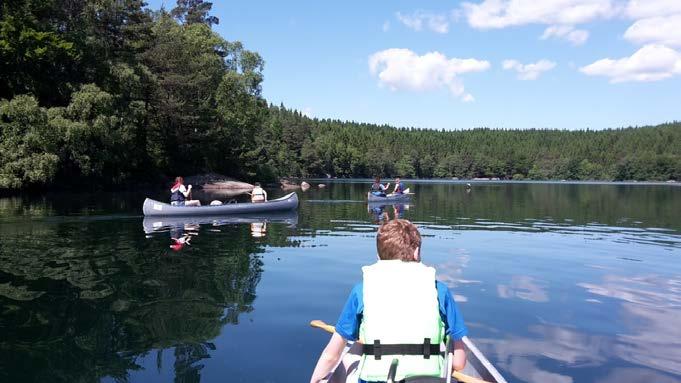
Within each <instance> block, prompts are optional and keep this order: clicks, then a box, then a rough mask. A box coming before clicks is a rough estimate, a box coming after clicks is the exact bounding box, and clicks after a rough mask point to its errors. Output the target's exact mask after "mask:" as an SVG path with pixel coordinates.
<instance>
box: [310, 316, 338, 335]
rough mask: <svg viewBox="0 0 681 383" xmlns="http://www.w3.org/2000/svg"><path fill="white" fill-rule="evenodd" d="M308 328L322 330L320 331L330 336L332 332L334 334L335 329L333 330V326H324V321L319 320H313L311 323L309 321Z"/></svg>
mask: <svg viewBox="0 0 681 383" xmlns="http://www.w3.org/2000/svg"><path fill="white" fill-rule="evenodd" d="M310 326H312V327H317V328H320V329H322V330H324V331H326V332H328V333H331V334H333V333H334V332H336V328H335V327H333V326H331V325H328V324H326V323H325V322H324V321H322V320H319V319H315V320H313V321H310Z"/></svg>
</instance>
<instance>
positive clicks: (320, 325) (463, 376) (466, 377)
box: [310, 319, 490, 383]
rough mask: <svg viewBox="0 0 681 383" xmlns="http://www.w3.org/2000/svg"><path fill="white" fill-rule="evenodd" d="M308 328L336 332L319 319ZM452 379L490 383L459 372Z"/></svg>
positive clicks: (468, 382)
mask: <svg viewBox="0 0 681 383" xmlns="http://www.w3.org/2000/svg"><path fill="white" fill-rule="evenodd" d="M310 326H312V327H317V328H320V329H322V330H324V331H326V332H328V333H331V334H333V333H335V332H336V328H335V327H333V326H331V325H330V324H327V323H325V322H324V321H322V320H319V319H315V320H313V321H310ZM452 377H454V379H456V380H458V381H459V382H463V383H490V382H488V381H486V380H480V379H478V378H474V377H472V376H470V375H466V374H464V373H461V372H459V371H454V372H452Z"/></svg>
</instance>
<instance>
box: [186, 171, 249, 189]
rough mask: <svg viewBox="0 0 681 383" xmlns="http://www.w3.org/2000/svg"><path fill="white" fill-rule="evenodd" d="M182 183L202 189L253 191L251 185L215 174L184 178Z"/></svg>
mask: <svg viewBox="0 0 681 383" xmlns="http://www.w3.org/2000/svg"><path fill="white" fill-rule="evenodd" d="M184 183H185V184H186V185H190V184H191V185H194V186H201V187H203V188H204V189H209V190H213V189H232V190H233V189H239V190H244V189H247V190H253V185H251V184H249V183H247V182H241V181H237V180H235V179H232V178H229V177H226V176H223V175H222V174H217V173H206V174H199V175H194V176H189V177H185V179H184Z"/></svg>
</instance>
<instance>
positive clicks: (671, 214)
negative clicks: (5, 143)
mask: <svg viewBox="0 0 681 383" xmlns="http://www.w3.org/2000/svg"><path fill="white" fill-rule="evenodd" d="M408 184H409V186H411V189H412V191H415V192H416V193H417V194H416V197H415V198H414V200H413V201H412V203H410V204H409V205H395V206H387V207H385V208H380V207H376V206H369V207H368V206H367V204H366V203H365V202H363V201H364V199H365V195H364V193H365V192H364V191H365V188H366V185H361V184H350V183H338V184H330V185H329V186H328V187H327V188H326V189H321V190H317V189H313V190H310V191H308V192H306V193H300V192H299V196H300V198H301V206H300V209H299V211H298V213H297V214H292V215H291V214H288V215H281V214H280V215H277V216H273V217H270V219H268V220H258V219H249V218H245V219H242V220H241V221H240V222H235V221H233V220H229V219H225V220H220V221H213V220H209V221H207V222H205V223H197V222H179V223H178V222H175V223H173V222H171V223H170V227H166V226H165V225H167V224H168V222H163V220H161V221H160V222H159V220H143V219H142V216H141V204H142V201H143V199H144V195H141V194H104V193H99V194H87V195H85V194H84V195H74V194H69V195H64V194H54V195H46V196H43V197H12V198H2V199H0V238H1V241H0V382H97V381H104V382H113V381H127V382H199V381H201V382H305V381H307V380H309V375H310V373H311V371H312V368H313V366H314V363H315V362H316V358H317V357H318V355H319V352H320V351H321V349H322V347H323V345H324V344H325V343H326V341H327V340H328V335H326V334H324V333H322V332H320V331H319V330H314V329H310V328H309V327H308V322H309V321H310V320H311V319H323V320H325V321H327V322H329V323H333V322H334V321H335V319H336V317H337V316H338V313H339V311H340V309H341V307H342V305H343V303H344V300H345V298H346V296H347V294H348V292H349V291H350V289H351V287H352V285H354V283H356V282H357V281H358V280H359V279H360V278H361V270H360V266H362V265H365V264H368V263H371V262H373V261H374V259H375V231H376V228H377V224H378V222H379V221H380V220H381V219H383V217H384V216H385V215H387V216H389V217H390V218H393V217H394V216H395V215H399V216H401V217H403V218H406V219H409V220H412V221H414V222H415V223H417V224H418V226H419V228H420V230H421V233H422V234H423V236H424V244H423V257H424V261H425V262H426V263H428V264H430V265H433V266H436V267H437V269H438V276H439V278H440V279H441V280H443V281H444V282H446V283H447V284H448V285H449V286H450V288H451V290H452V292H453V293H454V294H455V296H456V299H457V301H458V302H459V305H460V307H461V310H462V312H463V314H464V317H465V319H466V323H467V325H468V327H469V330H470V334H469V335H470V336H471V338H472V339H473V340H474V341H476V342H477V344H478V346H479V347H480V348H481V349H482V350H483V352H485V354H486V355H487V356H488V358H489V359H490V360H491V361H492V362H493V363H495V364H496V365H497V366H498V368H499V369H500V371H501V372H502V373H503V374H504V375H505V376H506V377H507V379H508V380H509V381H510V382H542V383H546V382H556V383H571V382H580V383H582V382H606V383H611V382H612V383H614V382H644V381H645V382H657V383H660V382H661V383H666V382H681V187H678V186H668V185H654V186H651V185H613V184H592V185H569V184H492V183H481V184H474V185H473V188H472V190H471V191H470V192H467V191H466V189H465V187H464V186H463V185H462V184H437V183H427V184H414V183H408ZM269 192H270V197H271V198H274V197H277V196H281V195H283V194H284V193H283V192H281V191H277V190H271V191H269ZM159 195H161V194H159ZM208 197H211V198H214V196H204V198H208ZM159 198H160V197H159ZM225 198H227V197H225ZM223 199H224V198H223ZM266 221H267V222H266ZM145 228H146V230H147V232H145ZM155 229H156V231H154V230H155ZM171 238H177V239H180V240H182V239H185V240H186V239H187V238H191V239H190V240H189V244H186V245H182V244H181V243H180V244H178V243H177V241H172V240H171ZM171 245H174V247H175V249H171V247H170V246H171Z"/></svg>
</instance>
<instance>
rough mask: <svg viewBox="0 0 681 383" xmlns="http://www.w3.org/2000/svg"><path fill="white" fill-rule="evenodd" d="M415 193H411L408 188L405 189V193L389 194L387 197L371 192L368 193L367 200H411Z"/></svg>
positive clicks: (372, 201) (377, 201)
mask: <svg viewBox="0 0 681 383" xmlns="http://www.w3.org/2000/svg"><path fill="white" fill-rule="evenodd" d="M413 195H414V193H410V192H409V189H406V190H405V191H404V194H388V195H387V196H385V197H379V196H376V195H373V194H371V192H368V193H367V201H369V202H370V203H380V202H386V203H388V202H395V201H409V199H411V196H413Z"/></svg>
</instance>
